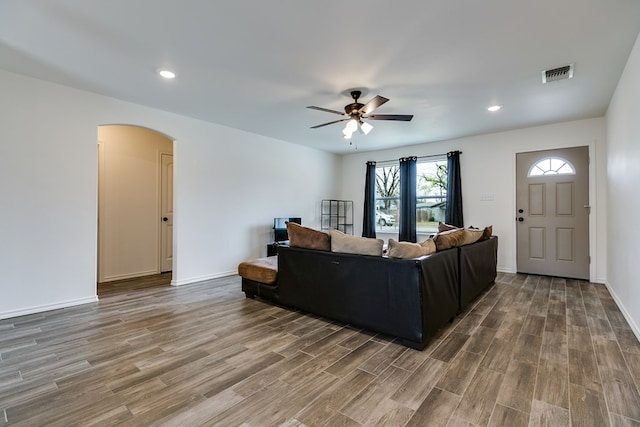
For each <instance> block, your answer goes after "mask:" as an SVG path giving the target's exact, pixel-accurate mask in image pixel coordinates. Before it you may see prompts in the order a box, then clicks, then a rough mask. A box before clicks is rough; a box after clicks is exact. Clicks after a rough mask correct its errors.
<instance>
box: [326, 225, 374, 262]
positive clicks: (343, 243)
mask: <svg viewBox="0 0 640 427" xmlns="http://www.w3.org/2000/svg"><path fill="white" fill-rule="evenodd" d="M329 235H330V236H331V252H342V253H346V254H358V255H373V256H382V247H383V246H384V241H383V240H382V239H371V238H369V237H357V236H351V235H349V234H344V233H343V232H342V231H339V230H334V229H333V228H330V229H329Z"/></svg>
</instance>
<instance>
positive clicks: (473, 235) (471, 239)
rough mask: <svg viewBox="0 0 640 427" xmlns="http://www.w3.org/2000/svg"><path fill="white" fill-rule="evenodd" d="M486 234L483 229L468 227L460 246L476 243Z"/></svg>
mask: <svg viewBox="0 0 640 427" xmlns="http://www.w3.org/2000/svg"><path fill="white" fill-rule="evenodd" d="M483 234H484V231H483V230H478V229H471V228H466V229H464V230H463V237H462V242H460V246H463V245H470V244H471V243H475V242H477V241H478V240H480V239H481V238H482V235H483Z"/></svg>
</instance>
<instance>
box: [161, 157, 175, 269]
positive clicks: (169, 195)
mask: <svg viewBox="0 0 640 427" xmlns="http://www.w3.org/2000/svg"><path fill="white" fill-rule="evenodd" d="M160 192H161V195H160V216H161V220H162V222H161V223H160V271H161V272H162V273H164V272H167V271H171V270H172V269H173V155H171V154H167V153H162V154H161V177H160Z"/></svg>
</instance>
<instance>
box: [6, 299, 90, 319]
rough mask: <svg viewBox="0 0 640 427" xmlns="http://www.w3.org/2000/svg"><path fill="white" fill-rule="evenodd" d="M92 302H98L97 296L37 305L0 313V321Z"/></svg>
mask: <svg viewBox="0 0 640 427" xmlns="http://www.w3.org/2000/svg"><path fill="white" fill-rule="evenodd" d="M94 302H98V296H97V295H96V296H93V297H89V298H81V299H77V300H71V301H64V302H59V303H56V304H47V305H39V306H36V307H29V308H25V309H22V310H15V311H6V312H4V313H0V319H9V318H11V317H18V316H26V315H27V314H34V313H42V312H44V311H50V310H58V309H60V308H68V307H73V306H75V305H81V304H89V303H94Z"/></svg>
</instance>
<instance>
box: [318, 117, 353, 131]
mask: <svg viewBox="0 0 640 427" xmlns="http://www.w3.org/2000/svg"><path fill="white" fill-rule="evenodd" d="M347 120H351V119H350V118H348V119H340V120H334V121H332V122H327V123H322V124H321V125H315V126H311V129H317V128H321V127H323V126H327V125H332V124H334V123H340V122H346V121H347Z"/></svg>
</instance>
